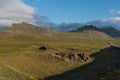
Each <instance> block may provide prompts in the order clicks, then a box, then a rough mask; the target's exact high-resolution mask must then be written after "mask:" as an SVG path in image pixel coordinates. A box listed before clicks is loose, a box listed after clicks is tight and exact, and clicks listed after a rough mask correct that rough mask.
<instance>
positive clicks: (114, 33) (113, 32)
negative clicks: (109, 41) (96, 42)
mask: <svg viewBox="0 0 120 80" xmlns="http://www.w3.org/2000/svg"><path fill="white" fill-rule="evenodd" d="M101 30H102V31H103V32H105V33H106V34H108V35H110V36H112V37H115V38H117V37H120V31H119V30H117V29H115V28H114V27H106V28H105V27H104V28H101Z"/></svg>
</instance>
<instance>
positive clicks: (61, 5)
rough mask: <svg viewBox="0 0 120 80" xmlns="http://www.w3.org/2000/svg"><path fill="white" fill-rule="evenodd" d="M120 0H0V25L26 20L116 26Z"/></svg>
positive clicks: (37, 22) (119, 18) (119, 12)
mask: <svg viewBox="0 0 120 80" xmlns="http://www.w3.org/2000/svg"><path fill="white" fill-rule="evenodd" d="M119 4H120V0H0V15H1V16H0V26H10V25H11V24H12V23H19V22H23V21H25V22H28V23H32V24H36V25H40V24H46V23H49V24H50V23H55V24H61V23H87V24H95V25H101V24H102V25H106V24H110V25H115V26H117V27H119V28H120V5H119Z"/></svg>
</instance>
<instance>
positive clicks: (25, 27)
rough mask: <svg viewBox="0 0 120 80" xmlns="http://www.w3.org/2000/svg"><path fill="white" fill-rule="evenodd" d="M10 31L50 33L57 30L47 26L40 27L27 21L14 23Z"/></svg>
mask: <svg viewBox="0 0 120 80" xmlns="http://www.w3.org/2000/svg"><path fill="white" fill-rule="evenodd" d="M9 31H10V32H18V33H27V32H28V33H31V32H32V33H42V34H50V33H53V32H55V31H54V30H52V29H50V28H46V27H38V26H35V25H32V24H29V23H26V22H22V23H13V24H12V27H11V28H10V29H9Z"/></svg>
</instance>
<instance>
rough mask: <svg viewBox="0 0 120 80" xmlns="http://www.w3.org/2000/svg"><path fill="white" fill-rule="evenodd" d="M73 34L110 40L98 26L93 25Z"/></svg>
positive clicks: (79, 29)
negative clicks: (77, 33) (78, 33)
mask: <svg viewBox="0 0 120 80" xmlns="http://www.w3.org/2000/svg"><path fill="white" fill-rule="evenodd" d="M71 32H80V33H82V34H84V35H86V36H90V37H95V38H102V39H109V38H110V36H109V35H108V34H106V33H104V32H103V31H101V30H100V29H98V28H97V27H96V26H93V25H86V26H83V27H81V28H78V29H77V30H74V31H71Z"/></svg>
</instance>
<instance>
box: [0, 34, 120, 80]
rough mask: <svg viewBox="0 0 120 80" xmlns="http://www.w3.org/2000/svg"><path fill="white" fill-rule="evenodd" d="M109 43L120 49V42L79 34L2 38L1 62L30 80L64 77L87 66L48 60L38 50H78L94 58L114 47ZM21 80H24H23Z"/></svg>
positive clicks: (48, 58)
mask: <svg viewBox="0 0 120 80" xmlns="http://www.w3.org/2000/svg"><path fill="white" fill-rule="evenodd" d="M109 41H111V42H114V43H115V44H116V45H120V40H119V39H112V40H107V39H97V38H91V37H85V36H84V35H81V34H78V33H54V34H53V35H30V36H29V35H21V36H13V37H9V38H7V37H4V36H3V37H1V38H0V62H1V64H3V65H5V66H6V67H8V68H10V69H11V70H13V72H14V71H15V72H18V73H20V74H23V75H26V76H28V77H29V78H30V79H34V80H37V79H44V78H45V77H48V76H52V75H57V74H61V73H63V72H65V71H68V70H71V69H73V68H76V67H78V66H82V65H84V64H86V63H68V62H65V61H63V60H60V59H57V58H54V57H51V56H46V55H44V53H42V52H40V51H39V50H38V48H39V47H40V46H41V45H47V46H49V47H51V48H53V49H55V50H57V51H59V52H61V51H64V50H68V49H70V48H75V49H78V50H79V51H80V52H81V53H88V54H91V53H93V52H97V51H99V50H100V49H102V48H105V47H108V46H110V44H109ZM46 53H49V52H46ZM1 73H4V72H1ZM8 74H11V75H13V76H15V77H18V76H17V75H16V74H15V73H11V72H8ZM2 78H3V79H4V80H14V79H6V77H4V76H3V77H2ZM1 80H2V79H1ZM18 80H19V79H18ZM20 80H23V79H21V78H20Z"/></svg>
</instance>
